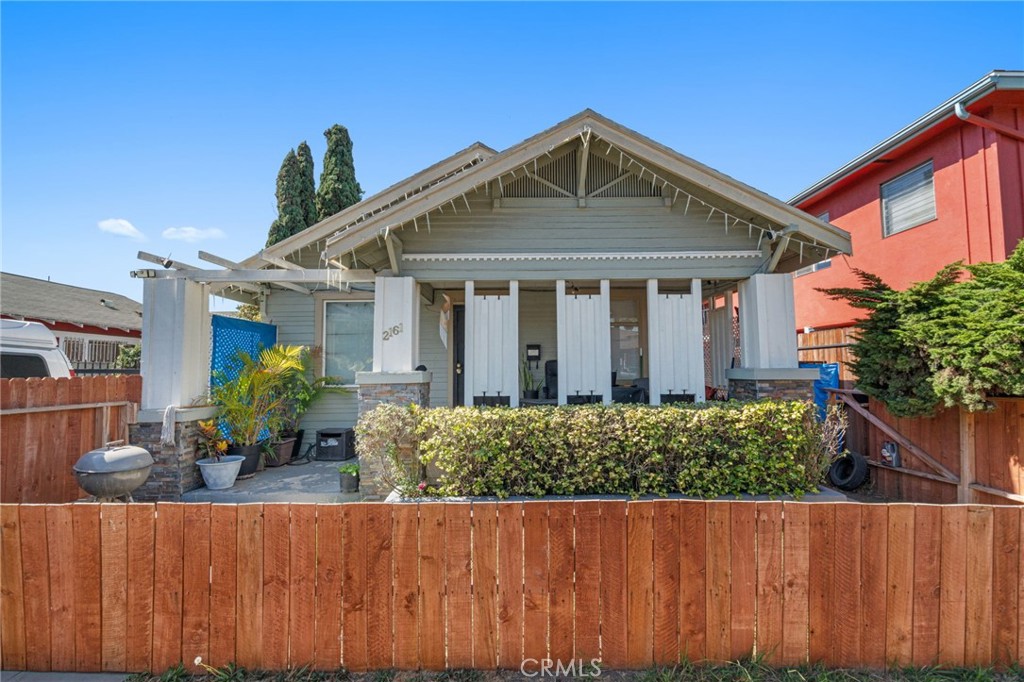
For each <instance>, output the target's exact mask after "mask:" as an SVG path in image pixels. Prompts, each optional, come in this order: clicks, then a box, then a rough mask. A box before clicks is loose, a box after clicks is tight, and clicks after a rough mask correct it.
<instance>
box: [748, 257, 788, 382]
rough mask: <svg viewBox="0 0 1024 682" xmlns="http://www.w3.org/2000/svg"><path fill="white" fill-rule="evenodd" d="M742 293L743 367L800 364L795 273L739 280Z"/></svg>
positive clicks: (753, 276) (756, 276)
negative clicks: (794, 284)
mask: <svg viewBox="0 0 1024 682" xmlns="http://www.w3.org/2000/svg"><path fill="white" fill-rule="evenodd" d="M739 295H740V347H741V352H742V354H743V367H747V368H754V367H756V368H762V369H776V368H780V369H781V368H795V367H797V366H798V363H797V352H796V310H795V308H794V306H793V276H792V275H790V274H779V275H775V274H771V275H767V274H766V275H752V276H751V277H750V279H747V280H744V281H742V282H740V283H739Z"/></svg>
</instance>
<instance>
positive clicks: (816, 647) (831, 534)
mask: <svg viewBox="0 0 1024 682" xmlns="http://www.w3.org/2000/svg"><path fill="white" fill-rule="evenodd" d="M808 511H809V517H810V518H809V523H810V549H809V553H810V563H809V565H808V567H807V612H808V635H807V657H808V660H809V662H810V663H824V664H826V665H836V661H837V660H838V658H837V655H836V654H837V653H838V652H837V651H836V649H835V647H834V644H835V640H834V639H833V633H832V615H833V611H834V609H835V608H836V604H835V597H834V595H835V592H834V583H835V576H834V570H835V537H836V507H835V505H831V504H812V505H811V506H810V509H809V510H808Z"/></svg>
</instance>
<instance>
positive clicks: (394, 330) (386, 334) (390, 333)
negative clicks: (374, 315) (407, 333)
mask: <svg viewBox="0 0 1024 682" xmlns="http://www.w3.org/2000/svg"><path fill="white" fill-rule="evenodd" d="M401 333H402V325H401V324H396V325H395V326H394V327H388V328H387V329H385V330H384V331H383V333H382V334H381V336H383V338H384V340H385V341H388V340H390V339H393V338H394V337H396V336H398V335H399V334H401Z"/></svg>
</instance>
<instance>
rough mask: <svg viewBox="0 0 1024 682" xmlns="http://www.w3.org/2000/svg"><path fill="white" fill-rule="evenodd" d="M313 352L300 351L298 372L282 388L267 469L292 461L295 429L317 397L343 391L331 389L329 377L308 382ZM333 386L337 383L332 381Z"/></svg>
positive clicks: (298, 434)
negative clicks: (300, 368) (300, 363)
mask: <svg viewBox="0 0 1024 682" xmlns="http://www.w3.org/2000/svg"><path fill="white" fill-rule="evenodd" d="M314 352H315V351H310V350H308V349H305V348H304V349H303V351H302V370H301V371H299V372H294V373H291V374H289V375H288V380H287V381H286V382H285V384H284V386H283V387H282V389H281V390H282V393H283V397H284V400H283V401H282V403H281V406H280V410H279V426H280V428H279V430H278V431H277V432H276V433H275V434H274V438H273V443H272V446H273V451H274V457H273V461H268V462H267V466H281V465H282V464H287V463H288V462H289V461H290V460H292V459H294V458H295V457H296V456H297V454H298V451H299V448H300V447H301V446H302V435H303V430H302V429H300V428H299V424H300V422H301V421H302V416H303V415H304V414H306V412H307V411H308V410H309V408H310V407H311V406H312V405H313V403H314V402H316V400H317V399H318V398H320V396H321V395H323V394H324V393H326V392H335V391H337V392H344V391H345V389H343V388H340V387H334V386H331V385H330V384H331V383H332V378H331V377H317V378H315V379H313V378H311V377H312V374H313V371H312V369H313V368H312V363H313V359H314V358H313V355H314ZM333 383H340V382H338V381H337V380H334V381H333Z"/></svg>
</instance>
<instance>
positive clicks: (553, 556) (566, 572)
mask: <svg viewBox="0 0 1024 682" xmlns="http://www.w3.org/2000/svg"><path fill="white" fill-rule="evenodd" d="M548 523H549V531H548V536H549V537H550V539H551V541H550V545H549V547H550V549H549V551H548V556H549V558H548V561H549V566H550V569H549V573H548V584H549V586H550V587H549V590H548V595H549V600H550V601H549V604H550V606H549V613H550V627H549V635H548V636H549V642H550V650H549V654H548V657H549V658H551V659H552V660H554V661H571V660H573V640H574V636H573V575H574V573H575V565H574V562H573V557H574V553H573V549H574V547H573V526H574V520H573V505H572V503H571V502H556V503H553V504H551V506H550V507H549V510H548ZM527 547H529V546H527Z"/></svg>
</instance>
